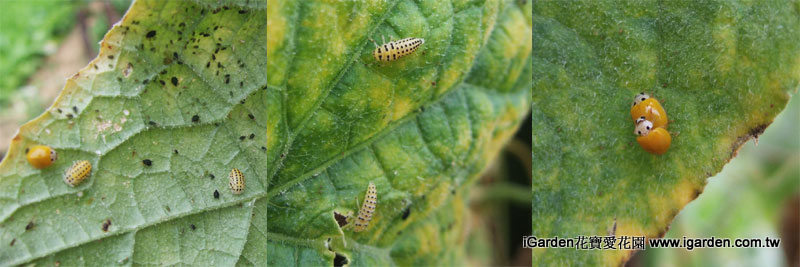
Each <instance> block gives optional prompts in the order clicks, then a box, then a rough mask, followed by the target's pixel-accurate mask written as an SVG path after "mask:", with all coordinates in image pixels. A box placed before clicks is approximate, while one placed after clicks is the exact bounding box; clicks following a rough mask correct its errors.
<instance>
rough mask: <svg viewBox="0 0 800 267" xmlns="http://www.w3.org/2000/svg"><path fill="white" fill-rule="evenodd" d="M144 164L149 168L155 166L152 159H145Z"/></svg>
mask: <svg viewBox="0 0 800 267" xmlns="http://www.w3.org/2000/svg"><path fill="white" fill-rule="evenodd" d="M142 163H143V164H144V165H147V166H152V165H153V161H152V160H150V159H144V160H142Z"/></svg>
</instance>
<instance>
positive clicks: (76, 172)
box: [64, 160, 92, 187]
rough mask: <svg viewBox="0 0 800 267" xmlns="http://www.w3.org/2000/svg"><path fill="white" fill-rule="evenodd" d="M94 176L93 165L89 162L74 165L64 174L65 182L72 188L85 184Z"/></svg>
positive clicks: (81, 161) (79, 162)
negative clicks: (87, 179) (88, 178)
mask: <svg viewBox="0 0 800 267" xmlns="http://www.w3.org/2000/svg"><path fill="white" fill-rule="evenodd" d="M91 174H92V163H90V162H89V161H88V160H79V161H76V162H75V163H74V164H72V167H69V169H67V172H66V173H64V182H65V183H67V185H69V186H71V187H75V186H77V185H79V184H81V183H82V182H83V180H85V179H86V177H89V175H91Z"/></svg>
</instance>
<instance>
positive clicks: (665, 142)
mask: <svg viewBox="0 0 800 267" xmlns="http://www.w3.org/2000/svg"><path fill="white" fill-rule="evenodd" d="M634 133H635V134H636V135H638V137H636V141H637V142H639V145H640V146H641V147H642V148H643V149H644V150H645V151H647V152H650V153H652V154H656V155H661V154H664V153H665V152H667V150H668V149H669V145H670V144H671V143H672V137H671V136H670V135H669V132H668V131H667V129H664V128H663V127H658V128H653V123H652V122H651V121H648V120H644V119H639V120H638V121H637V124H636V130H634Z"/></svg>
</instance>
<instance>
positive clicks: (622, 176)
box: [532, 0, 800, 265]
mask: <svg viewBox="0 0 800 267" xmlns="http://www.w3.org/2000/svg"><path fill="white" fill-rule="evenodd" d="M799 13H800V6H798V3H797V2H789V1H777V0H776V1H758V2H748V1H622V2H619V1H574V2H567V1H537V2H536V4H535V6H534V14H535V16H534V17H535V18H534V27H533V35H534V41H533V43H534V47H533V51H534V56H533V57H534V86H533V87H534V88H533V90H534V93H533V123H534V124H533V129H534V130H533V132H534V133H533V153H534V158H533V166H534V170H533V174H534V175H533V177H534V178H533V179H534V182H533V184H534V186H533V205H532V206H533V228H532V229H533V235H535V236H538V237H554V236H559V237H565V238H574V237H576V236H579V235H583V236H605V235H608V233H609V230H610V229H612V228H613V226H614V225H615V224H616V233H615V234H616V235H617V236H620V235H627V236H647V237H648V238H656V237H661V236H663V235H664V233H665V232H666V231H667V229H668V226H669V223H670V222H671V220H672V219H673V218H674V217H675V215H676V214H678V212H679V211H680V210H681V208H682V207H683V206H684V205H686V203H688V202H689V201H691V200H693V199H694V198H696V197H697V196H698V195H699V194H700V193H701V192H702V191H703V187H704V186H705V184H706V178H707V177H710V176H712V175H714V174H716V173H717V172H719V171H720V170H721V169H722V166H723V165H725V164H726V163H727V162H728V161H729V160H730V159H731V158H732V157H734V156H735V155H736V152H737V150H738V149H739V147H740V146H741V145H742V144H743V143H744V142H745V141H747V140H749V139H751V138H753V137H756V136H758V135H759V134H761V133H762V132H763V131H764V129H765V128H766V127H767V126H769V125H770V123H771V122H772V120H773V119H774V118H775V116H776V115H777V114H778V113H780V112H781V110H783V108H784V107H785V106H786V103H787V101H788V100H789V97H790V93H796V92H797V90H798V79H800V42H798V41H797V40H800V14H799ZM641 91H645V92H649V93H651V94H652V95H654V96H655V97H656V98H657V99H659V100H661V103H662V104H663V106H664V108H665V109H666V112H667V113H668V114H669V118H670V119H671V120H672V122H671V123H670V124H669V128H668V129H669V131H670V132H671V133H673V140H672V146H671V148H670V149H669V151H667V152H666V154H664V155H662V156H656V155H651V154H648V153H647V152H645V151H644V150H643V149H641V148H640V147H639V145H638V144H637V143H636V141H635V137H634V136H633V135H632V130H633V123H632V122H631V120H630V115H629V110H630V103H631V101H632V97H633V96H634V95H635V94H636V93H638V92H641ZM726 208H730V207H726ZM631 253H632V251H626V250H602V251H601V250H591V251H586V250H576V249H535V250H534V257H533V260H534V262H535V263H536V264H542V265H550V264H557V265H563V264H566V265H599V264H603V265H618V264H621V263H622V262H624V261H625V259H627V258H628V257H629V255H630V254H631Z"/></svg>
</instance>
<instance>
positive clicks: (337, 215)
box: [333, 211, 347, 228]
mask: <svg viewBox="0 0 800 267" xmlns="http://www.w3.org/2000/svg"><path fill="white" fill-rule="evenodd" d="M333 219H335V220H336V223H337V224H339V228H342V227H344V226H345V225H347V216H344V215H343V214H341V213H338V212H335V211H334V212H333Z"/></svg>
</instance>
